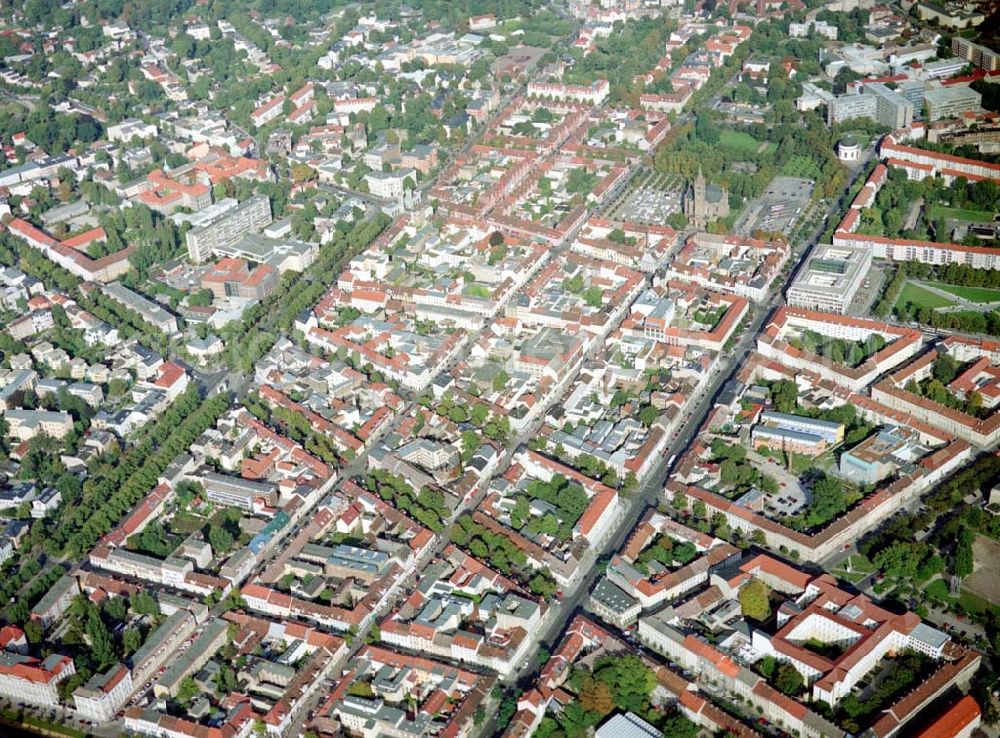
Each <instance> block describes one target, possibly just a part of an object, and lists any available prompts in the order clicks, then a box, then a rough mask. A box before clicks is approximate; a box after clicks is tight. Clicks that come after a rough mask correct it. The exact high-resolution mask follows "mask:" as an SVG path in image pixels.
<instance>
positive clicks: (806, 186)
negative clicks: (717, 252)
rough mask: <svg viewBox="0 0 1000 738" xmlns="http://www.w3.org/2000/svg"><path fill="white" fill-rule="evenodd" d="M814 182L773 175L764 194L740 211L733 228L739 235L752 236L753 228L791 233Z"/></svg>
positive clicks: (770, 231) (765, 231)
mask: <svg viewBox="0 0 1000 738" xmlns="http://www.w3.org/2000/svg"><path fill="white" fill-rule="evenodd" d="M815 186H816V183H815V182H813V181H812V180H811V179H799V178H797V177H775V178H774V179H773V180H771V183H770V184H769V185H768V186H767V189H766V190H765V191H764V194H762V195H761V196H760V197H758V198H757V199H755V200H753V201H751V203H750V204H749V205H748V206H747V208H746V210H744V211H743V214H742V215H741V216H740V218H739V220H738V221H736V225H735V227H734V230H735V231H736V233H737V234H739V235H741V236H751V235H753V234H754V233H755V232H756V231H763V232H764V233H783V234H785V235H788V234H790V233H791V232H792V229H793V228H794V227H795V225H796V224H797V223H798V220H799V216H800V215H802V213H803V212H804V211H805V208H806V206H807V205H808V204H809V198H811V197H812V192H813V188H814V187H815Z"/></svg>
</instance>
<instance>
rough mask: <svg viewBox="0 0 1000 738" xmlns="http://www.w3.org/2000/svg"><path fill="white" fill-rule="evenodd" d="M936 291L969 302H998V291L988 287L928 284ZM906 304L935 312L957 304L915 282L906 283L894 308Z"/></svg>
mask: <svg viewBox="0 0 1000 738" xmlns="http://www.w3.org/2000/svg"><path fill="white" fill-rule="evenodd" d="M928 284H931V285H933V286H934V288H935V289H936V290H940V291H941V292H947V293H948V294H949V295H955V297H960V298H962V299H963V300H968V301H969V302H973V303H979V304H986V303H992V302H1000V289H993V288H990V287H965V286H962V285H957V284H945V283H944V282H929V283H928ZM907 303H912V304H913V305H914V307H916V308H918V309H919V308H927V309H928V310H937V309H938V308H950V307H955V306H956V305H957V304H958V302H957V301H953V300H949V299H948V298H947V297H945V296H944V295H941V294H939V292H932V291H931V290H929V289H927V288H926V287H925V286H923V285H921V284H918V283H916V282H907V283H906V285H905V286H904V287H903V289H902V291H901V292H900V293H899V297H898V298H897V299H896V308H897V309H898V308H902V307H904V306H905V305H906V304H907Z"/></svg>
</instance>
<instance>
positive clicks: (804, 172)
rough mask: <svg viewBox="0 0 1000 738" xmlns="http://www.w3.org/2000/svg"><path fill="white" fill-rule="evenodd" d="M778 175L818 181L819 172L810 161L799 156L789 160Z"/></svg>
mask: <svg viewBox="0 0 1000 738" xmlns="http://www.w3.org/2000/svg"><path fill="white" fill-rule="evenodd" d="M779 174H781V175H783V176H786V177H800V178H802V179H812V180H816V179H819V176H820V170H819V167H817V166H816V163H815V162H814V161H813V160H812V159H810V158H809V157H808V156H802V155H801V154H800V155H796V156H793V157H792V158H791V159H789V160H788V163H787V164H785V166H783V167H782V168H781V171H780V172H779Z"/></svg>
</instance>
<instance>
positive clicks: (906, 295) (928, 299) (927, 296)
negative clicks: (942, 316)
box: [896, 282, 955, 310]
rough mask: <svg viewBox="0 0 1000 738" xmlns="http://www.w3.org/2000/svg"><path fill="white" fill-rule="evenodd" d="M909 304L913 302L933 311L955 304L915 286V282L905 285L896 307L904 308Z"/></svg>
mask: <svg viewBox="0 0 1000 738" xmlns="http://www.w3.org/2000/svg"><path fill="white" fill-rule="evenodd" d="M908 302H912V303H913V304H914V305H916V306H917V307H926V308H930V309H931V310H934V309H935V308H942V307H952V306H953V305H954V304H955V303H953V302H952V301H951V300H949V299H947V298H945V297H941V296H940V295H936V294H934V293H933V292H930V291H929V290H925V289H924V288H923V287H920V286H918V285H915V284H913V282H907V283H906V284H905V285H903V289H902V290H900V293H899V298H898V299H897V300H896V305H898V306H903V305H905V304H906V303H908Z"/></svg>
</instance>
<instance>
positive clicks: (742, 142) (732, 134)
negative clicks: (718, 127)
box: [719, 129, 760, 154]
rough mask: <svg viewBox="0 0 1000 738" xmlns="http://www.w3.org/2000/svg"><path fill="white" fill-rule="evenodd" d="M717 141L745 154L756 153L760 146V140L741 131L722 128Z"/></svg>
mask: <svg viewBox="0 0 1000 738" xmlns="http://www.w3.org/2000/svg"><path fill="white" fill-rule="evenodd" d="M719 143H721V144H722V145H723V146H725V147H726V148H727V149H733V150H734V151H742V152H744V153H747V154H753V153H756V151H757V149H759V148H760V141H758V140H757V139H756V138H754V137H753V136H751V135H750V134H749V133H744V132H743V131H730V130H728V129H727V130H724V131H722V133H721V135H720V136H719Z"/></svg>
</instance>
